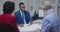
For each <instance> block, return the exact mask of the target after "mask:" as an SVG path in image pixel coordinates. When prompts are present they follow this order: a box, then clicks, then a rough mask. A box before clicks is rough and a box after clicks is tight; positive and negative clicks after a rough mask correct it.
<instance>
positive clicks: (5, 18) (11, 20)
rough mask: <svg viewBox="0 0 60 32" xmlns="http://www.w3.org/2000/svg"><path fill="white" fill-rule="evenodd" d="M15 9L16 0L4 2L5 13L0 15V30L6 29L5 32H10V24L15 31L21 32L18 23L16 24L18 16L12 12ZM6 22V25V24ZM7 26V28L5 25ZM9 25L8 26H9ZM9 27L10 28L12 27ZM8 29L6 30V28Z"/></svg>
mask: <svg viewBox="0 0 60 32" xmlns="http://www.w3.org/2000/svg"><path fill="white" fill-rule="evenodd" d="M14 9H15V4H14V2H11V1H6V2H5V3H4V4H3V14H2V15H0V32H2V31H4V32H7V31H8V32H10V31H11V30H8V29H7V28H8V27H9V25H10V26H11V27H13V28H12V29H13V30H14V31H15V32H19V31H18V28H17V25H16V18H15V16H12V15H11V13H12V12H13V11H14ZM3 24H4V25H3ZM5 24H6V25H5ZM1 26H2V27H1ZM3 26H5V27H6V29H7V30H6V29H5V28H4V27H3ZM7 26H8V27H7ZM11 27H9V28H11ZM4 29H5V30H6V31H5V30H4ZM11 32H12V31H11Z"/></svg>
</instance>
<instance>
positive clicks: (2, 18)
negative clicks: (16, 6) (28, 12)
mask: <svg viewBox="0 0 60 32" xmlns="http://www.w3.org/2000/svg"><path fill="white" fill-rule="evenodd" d="M3 23H6V24H8V25H10V26H12V27H13V29H14V31H15V32H19V31H18V28H17V25H16V18H15V17H14V16H12V15H10V14H2V15H0V25H2V24H3ZM7 31H8V30H7Z"/></svg>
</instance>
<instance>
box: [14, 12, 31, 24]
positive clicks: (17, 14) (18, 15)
mask: <svg viewBox="0 0 60 32" xmlns="http://www.w3.org/2000/svg"><path fill="white" fill-rule="evenodd" d="M24 14H25V20H26V23H29V21H32V19H31V17H30V14H29V12H28V11H24ZM14 15H15V16H16V19H17V22H16V23H17V24H24V20H23V18H22V16H21V13H20V11H17V12H15V14H14Z"/></svg>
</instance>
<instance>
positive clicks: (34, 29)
mask: <svg viewBox="0 0 60 32" xmlns="http://www.w3.org/2000/svg"><path fill="white" fill-rule="evenodd" d="M18 29H19V31H20V32H40V30H41V25H40V24H32V25H31V26H28V24H24V27H20V26H18Z"/></svg>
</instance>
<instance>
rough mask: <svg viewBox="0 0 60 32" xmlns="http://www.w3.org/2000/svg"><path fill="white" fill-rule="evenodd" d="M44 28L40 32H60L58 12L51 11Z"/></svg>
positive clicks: (47, 13)
mask: <svg viewBox="0 0 60 32" xmlns="http://www.w3.org/2000/svg"><path fill="white" fill-rule="evenodd" d="M42 21H43V22H42V28H41V31H40V32H59V19H58V15H57V13H56V12H54V11H53V9H49V10H48V11H47V12H46V14H45V16H44V18H43V20H42Z"/></svg>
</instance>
